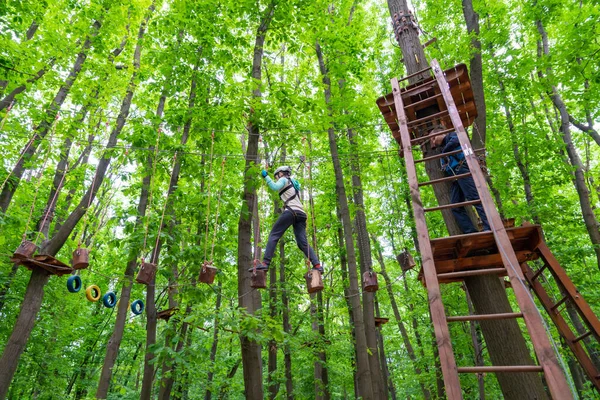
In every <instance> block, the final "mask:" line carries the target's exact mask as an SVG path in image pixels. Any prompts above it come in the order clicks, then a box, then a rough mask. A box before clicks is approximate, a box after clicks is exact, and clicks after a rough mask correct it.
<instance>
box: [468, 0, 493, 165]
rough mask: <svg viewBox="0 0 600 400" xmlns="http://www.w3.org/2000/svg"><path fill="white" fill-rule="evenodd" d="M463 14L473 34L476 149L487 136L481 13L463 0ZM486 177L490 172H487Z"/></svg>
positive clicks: (470, 0) (472, 73)
mask: <svg viewBox="0 0 600 400" xmlns="http://www.w3.org/2000/svg"><path fill="white" fill-rule="evenodd" d="M462 9H463V15H464V17H465V23H466V25H467V32H469V34H470V35H472V36H471V52H472V53H471V60H470V61H469V75H470V76H471V87H472V89H473V98H474V100H475V106H476V107H477V118H475V122H474V124H473V133H472V135H471V144H472V145H473V148H474V149H480V148H482V147H485V136H486V119H487V118H486V109H485V95H484V92H483V65H482V61H481V42H480V41H479V15H478V14H477V13H476V12H475V10H474V9H473V2H472V0H462ZM485 175H486V177H487V176H488V174H485Z"/></svg>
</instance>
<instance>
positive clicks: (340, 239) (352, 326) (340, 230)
mask: <svg viewBox="0 0 600 400" xmlns="http://www.w3.org/2000/svg"><path fill="white" fill-rule="evenodd" d="M336 214H337V219H338V221H341V220H342V215H341V213H340V207H339V204H338V206H337V207H336ZM337 237H338V248H339V256H340V270H341V272H342V282H348V259H347V257H346V252H345V251H344V249H345V248H346V246H345V244H344V230H343V228H342V226H341V224H340V226H339V227H338V232H337ZM344 300H346V308H347V309H348V319H349V321H348V322H349V325H350V333H351V334H352V344H353V349H354V354H352V364H351V365H352V372H353V382H354V397H355V398H358V396H359V389H358V374H357V368H356V358H357V357H356V325H355V324H354V315H353V313H352V303H351V301H350V288H349V287H348V286H346V285H345V284H344Z"/></svg>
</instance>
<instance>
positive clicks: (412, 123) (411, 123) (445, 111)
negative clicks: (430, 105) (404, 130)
mask: <svg viewBox="0 0 600 400" xmlns="http://www.w3.org/2000/svg"><path fill="white" fill-rule="evenodd" d="M445 115H448V110H444V111H440V112H439V113H435V114H431V115H428V116H426V117H423V118H418V119H415V120H414V121H410V122H409V123H408V126H410V127H414V126H419V125H423V124H424V123H425V122H427V121H430V120H432V119H436V118H440V117H443V116H445ZM417 122H419V123H417Z"/></svg>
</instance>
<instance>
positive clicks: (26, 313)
mask: <svg viewBox="0 0 600 400" xmlns="http://www.w3.org/2000/svg"><path fill="white" fill-rule="evenodd" d="M100 25H101V24H100V22H99V21H96V22H94V25H93V30H92V33H91V34H90V35H89V36H88V37H87V38H86V41H85V43H84V45H83V48H82V51H81V52H80V53H79V55H78V57H77V61H76V62H75V65H74V66H73V68H72V70H71V73H70V74H69V77H68V78H67V80H66V81H65V83H64V84H63V86H62V87H61V89H60V90H59V92H58V94H57V96H56V97H55V99H54V100H53V102H52V103H51V105H50V106H49V107H48V109H47V112H46V118H47V119H44V120H43V121H42V123H41V124H40V126H39V127H38V131H37V133H36V137H37V139H38V143H39V140H41V138H43V137H45V135H46V134H47V133H48V131H49V129H50V126H51V122H52V121H53V119H54V117H55V116H56V113H57V112H58V110H59V109H60V106H61V105H62V103H63V102H64V99H65V98H66V96H67V94H68V92H69V90H70V88H71V86H72V85H73V82H74V81H75V79H76V78H77V75H78V74H79V72H80V71H81V67H82V65H83V61H84V60H85V58H86V53H85V51H87V50H88V49H89V47H90V46H91V39H92V38H93V37H94V36H96V35H97V33H98V31H99V29H100ZM48 118H50V121H51V122H50V123H49V122H48ZM123 123H124V120H123ZM111 139H112V140H111ZM115 144H116V134H115V135H114V138H113V137H112V135H111V138H110V139H109V144H108V145H107V147H108V148H112V147H114V146H115ZM32 147H33V145H32V146H30V148H32ZM25 153H27V152H25ZM32 154H33V153H30V154H29V157H30V156H31V155H32ZM24 160H25V157H23V158H22V159H21V161H24ZM105 160H106V161H105ZM103 161H105V164H106V165H105V166H104V168H102V164H103ZM109 161H110V158H108V159H105V158H103V159H102V160H101V161H100V164H99V166H98V170H97V175H96V183H97V185H96V187H95V188H90V190H89V191H88V193H87V194H86V196H85V197H84V199H85V201H86V203H83V204H87V200H88V199H90V197H92V198H93V196H95V194H96V192H97V190H98V187H99V186H100V185H101V183H102V179H103V178H104V173H105V172H106V167H108V163H109ZM18 165H19V163H18V164H17V166H18ZM23 167H24V162H23V163H21V166H20V174H21V175H22V173H23V171H24V168H23ZM15 168H16V169H19V168H17V167H15ZM21 175H19V176H18V178H20V177H21ZM17 183H18V181H17ZM8 186H10V185H7V186H5V189H6V188H7V187H8ZM15 189H16V185H15V186H12V187H11V189H9V190H8V191H7V192H6V193H7V194H6V196H4V197H2V199H1V200H0V201H4V203H3V204H5V205H6V207H8V204H10V199H11V198H12V195H13V194H14V190H15ZM3 194H4V193H3ZM83 201H84V200H83V199H82V202H83ZM6 207H4V208H2V212H5V211H6ZM78 209H79V212H78V210H77V209H76V210H75V211H74V212H73V213H72V214H71V216H69V219H70V220H71V221H70V222H71V223H70V224H68V225H67V224H65V225H64V226H63V227H62V229H61V231H59V232H57V234H56V235H55V236H54V237H53V238H52V239H51V240H50V241H49V242H47V243H46V244H45V245H44V246H43V247H42V248H41V250H40V254H48V255H52V256H54V255H56V253H58V251H59V250H60V249H61V248H62V246H63V245H64V243H65V241H66V240H67V238H68V236H69V235H70V234H71V232H72V231H73V229H74V227H75V225H76V223H77V221H79V219H80V218H81V216H83V213H85V208H84V207H83V205H82V204H80V207H78ZM74 214H76V215H79V214H80V216H79V218H77V216H76V215H75V216H74ZM48 279H49V275H48V274H47V273H46V272H45V270H39V269H36V270H34V271H33V272H32V273H31V278H30V280H29V283H28V285H27V290H26V292H25V297H24V298H23V302H22V304H21V311H20V313H19V317H18V318H17V321H16V323H15V326H14V328H13V332H12V334H11V336H10V339H9V341H8V343H7V345H6V347H5V348H4V352H3V353H2V358H0V398H3V397H5V396H6V392H7V391H8V387H9V385H10V382H11V380H12V378H13V375H14V373H15V371H16V369H17V365H18V363H19V359H20V357H21V354H22V353H23V350H25V345H26V344H27V341H28V340H29V335H30V334H31V330H32V329H33V326H34V323H35V318H36V316H37V313H38V312H39V310H40V307H41V304H42V300H43V295H44V286H45V285H46V283H47V282H48Z"/></svg>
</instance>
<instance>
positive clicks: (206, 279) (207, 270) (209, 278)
mask: <svg viewBox="0 0 600 400" xmlns="http://www.w3.org/2000/svg"><path fill="white" fill-rule="evenodd" d="M217 272H218V269H217V267H215V266H214V265H212V262H211V261H204V263H203V264H202V269H201V270H200V278H199V280H200V282H202V283H207V284H209V285H212V284H213V282H214V281H215V275H217Z"/></svg>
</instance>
